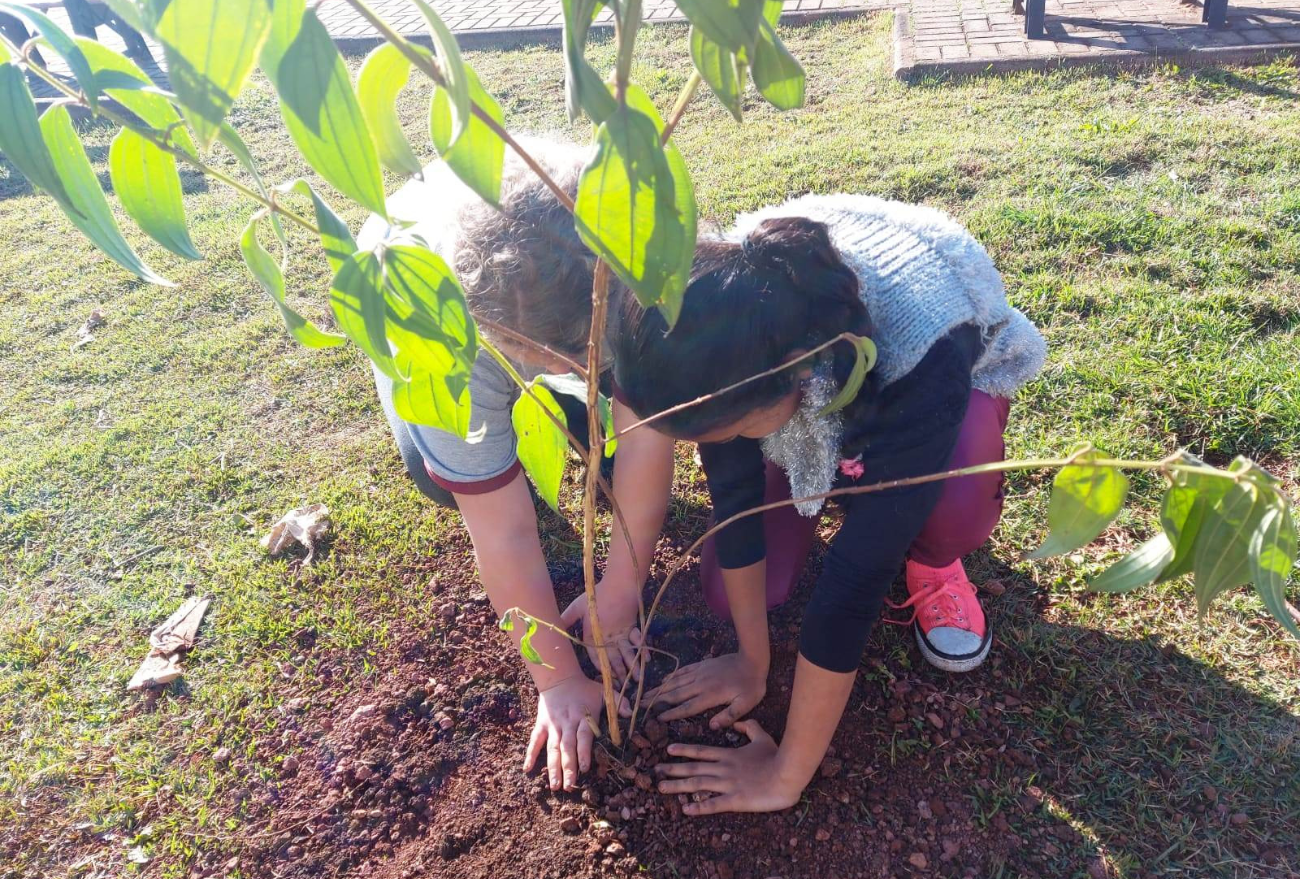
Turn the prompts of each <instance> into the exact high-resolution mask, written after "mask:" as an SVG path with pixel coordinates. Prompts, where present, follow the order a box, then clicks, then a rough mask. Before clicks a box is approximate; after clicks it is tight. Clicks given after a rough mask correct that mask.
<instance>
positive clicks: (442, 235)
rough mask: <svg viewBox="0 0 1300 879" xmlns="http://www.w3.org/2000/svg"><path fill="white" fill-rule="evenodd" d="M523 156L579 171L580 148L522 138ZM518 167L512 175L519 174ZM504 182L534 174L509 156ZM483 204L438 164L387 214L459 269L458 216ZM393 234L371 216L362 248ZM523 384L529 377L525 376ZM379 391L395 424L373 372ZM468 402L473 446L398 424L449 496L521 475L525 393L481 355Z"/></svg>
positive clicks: (385, 380)
mask: <svg viewBox="0 0 1300 879" xmlns="http://www.w3.org/2000/svg"><path fill="white" fill-rule="evenodd" d="M521 141H523V142H524V144H525V148H526V149H527V150H528V151H529V153H530V154H532V155H533V156H535V157H538V158H540V159H541V160H542V161H543V163H544V164H547V165H552V166H554V165H558V164H560V163H564V162H574V163H581V161H582V159H583V151H582V150H581V149H580V148H579V147H575V146H571V145H568V144H559V143H555V142H552V141H544V140H538V139H536V138H521ZM516 165H517V166H519V167H514V166H516ZM505 173H506V174H511V173H531V172H529V171H527V170H526V169H524V168H523V167H522V162H520V161H519V160H518V158H517V157H515V156H514V155H513V153H508V154H507V165H506V172H505ZM477 200H478V196H477V195H476V194H475V193H474V192H473V191H472V190H470V189H469V187H467V186H465V184H463V183H461V182H460V180H459V179H458V178H457V177H456V175H455V174H453V173H452V172H451V171H450V170H449V169H448V168H447V167H446V165H444V164H443V163H442V162H441V161H435V162H433V163H431V164H430V165H429V166H428V167H426V168H425V169H424V179H423V180H411V181H410V182H409V183H407V184H405V185H404V186H402V187H401V188H400V189H399V190H397V191H396V192H394V193H393V194H392V195H391V196H389V198H388V210H389V213H390V214H391V215H392V217H393V219H394V220H395V221H406V222H413V223H414V225H413V226H410V227H409V228H408V229H406V230H405V234H407V235H416V236H419V237H420V238H422V239H424V240H425V241H426V242H427V243H428V245H429V247H430V248H432V249H433V250H434V251H435V252H437V253H438V254H439V255H441V256H442V257H443V259H445V260H447V262H448V263H450V264H452V265H454V264H455V255H454V253H453V252H452V251H453V248H454V245H455V239H456V229H457V215H458V214H459V212H460V210H461V208H462V207H463V206H464V205H466V204H467V203H469V202H470V201H477ZM388 232H389V228H388V224H387V223H385V222H384V220H383V218H381V217H378V216H371V217H370V219H368V220H367V221H366V222H365V224H364V225H363V226H362V227H361V231H360V232H358V233H357V246H358V247H359V248H361V249H363V250H364V249H369V248H372V247H374V246H375V244H376V243H377V242H379V241H380V240H381V239H382V238H384V237H385V236H386V235H387V234H388ZM520 372H521V373H522V374H524V375H525V376H527V375H529V372H527V371H525V370H524V369H520ZM374 373H375V387H376V390H377V391H378V393H379V399H380V401H381V402H382V403H383V405H384V409H385V411H386V412H388V414H389V415H390V419H391V420H392V421H393V422H394V423H395V424H396V423H398V421H399V419H397V418H395V417H392V416H393V402H392V398H393V380H392V379H390V378H389V377H388V376H386V375H384V374H383V373H382V372H380V371H379V370H377V369H376V370H374ZM469 393H470V399H471V408H470V422H469V433H470V436H471V437H473V438H474V439H473V441H469V440H464V439H461V438H460V437H458V436H456V435H455V434H453V433H448V432H447V431H444V430H439V429H438V428H436V427H427V426H425V425H422V424H411V423H410V422H401V424H402V425H403V426H404V427H405V428H406V430H407V431H408V432H409V433H410V435H411V440H412V442H414V444H415V447H416V448H417V449H419V451H420V454H421V455H422V456H423V457H424V461H425V465H426V469H427V470H428V471H429V475H430V477H432V479H433V480H434V482H436V483H438V485H440V486H442V487H443V488H445V489H447V490H448V491H452V492H456V493H459V494H476V493H483V492H486V491H491V490H493V489H494V488H499V487H500V486H502V485H504V484H505V483H506V482H508V481H509V480H510V479H512V478H513V477H514V474H515V472H516V471H517V470H518V469H519V460H518V457H517V455H516V451H515V449H516V445H517V439H516V437H515V429H514V424H513V423H512V421H511V419H510V411H511V408H512V407H513V406H514V403H515V400H517V399H518V398H519V394H520V390H519V388H518V387H517V386H516V385H515V383H514V382H513V381H512V380H511V378H510V376H509V375H507V374H506V372H505V370H504V369H502V367H501V365H500V364H499V363H497V362H496V360H494V359H493V358H492V357H491V356H490V355H488V354H480V356H479V357H478V358H477V359H476V360H475V361H474V369H473V371H472V372H471V373H470V381H469Z"/></svg>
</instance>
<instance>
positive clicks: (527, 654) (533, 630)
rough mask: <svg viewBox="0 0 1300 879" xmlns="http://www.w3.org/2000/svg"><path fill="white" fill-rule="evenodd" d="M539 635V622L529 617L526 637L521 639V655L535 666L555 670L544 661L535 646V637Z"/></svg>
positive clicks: (525, 632)
mask: <svg viewBox="0 0 1300 879" xmlns="http://www.w3.org/2000/svg"><path fill="white" fill-rule="evenodd" d="M536 634H537V620H535V619H533V618H532V617H528V628H527V630H525V631H524V636H523V637H522V638H520V639H519V655H521V656H522V657H523V658H524V659H526V660H528V661H529V662H531V663H532V664H533V665H540V666H543V667H544V668H554V666H552V665H550V664H549V663H547V662H546V661H545V660H543V659H542V656H541V654H540V653H538V652H537V648H536V647H534V646H533V636H534V635H536Z"/></svg>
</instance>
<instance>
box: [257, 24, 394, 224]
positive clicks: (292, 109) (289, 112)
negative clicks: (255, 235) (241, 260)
mask: <svg viewBox="0 0 1300 879" xmlns="http://www.w3.org/2000/svg"><path fill="white" fill-rule="evenodd" d="M261 64H262V70H263V71H265V73H266V75H267V78H269V79H270V80H271V83H272V84H273V85H274V86H275V91H276V93H277V94H278V95H279V96H280V115H281V117H282V118H283V119H284V123H285V126H286V127H287V128H288V129H289V134H290V136H291V137H292V138H293V142H294V143H295V144H296V145H297V146H298V151H299V152H300V153H302V157H303V158H304V159H306V160H307V164H308V165H310V166H311V167H312V168H313V169H314V170H315V171H316V173H317V174H319V175H320V176H322V177H324V178H325V179H326V180H327V181H328V182H329V183H330V184H331V185H332V186H333V187H334V188H335V189H337V190H338V191H339V192H341V193H343V194H344V195H346V196H347V197H348V198H350V199H352V200H353V201H355V202H358V203H360V204H361V205H362V206H363V207H365V208H368V209H369V210H370V211H372V212H373V213H376V214H379V215H380V216H381V217H383V216H387V215H388V211H387V210H386V209H385V207H384V181H383V176H382V175H381V174H380V171H379V157H378V154H377V153H376V152H375V142H374V140H373V139H372V138H371V136H370V130H369V128H368V127H367V126H366V119H365V116H364V115H363V114H362V112H361V106H360V105H359V104H358V103H357V96H356V94H355V93H354V92H353V91H352V80H351V79H350V78H349V77H348V69H347V66H346V65H345V64H344V63H343V58H342V57H341V56H340V55H339V53H338V49H336V48H335V47H334V42H333V41H332V40H331V39H330V36H329V33H328V32H326V30H325V26H324V25H323V24H321V23H320V20H319V19H318V18H317V17H316V11H315V10H314V9H312V10H308V11H306V12H303V0H277V2H276V6H275V23H274V27H273V28H272V29H271V36H270V38H269V39H268V40H267V41H266V45H265V46H264V47H263V49H262V55H261Z"/></svg>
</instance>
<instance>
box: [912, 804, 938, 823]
mask: <svg viewBox="0 0 1300 879" xmlns="http://www.w3.org/2000/svg"><path fill="white" fill-rule="evenodd" d="M916 814H918V815H920V816H921V818H922V820H924V821H929V820H930V819H931V818H933V817H934V812H932V811H931V810H930V804H929V803H927V802H926V801H925V800H921V801H920V802H919V803H917V804H916Z"/></svg>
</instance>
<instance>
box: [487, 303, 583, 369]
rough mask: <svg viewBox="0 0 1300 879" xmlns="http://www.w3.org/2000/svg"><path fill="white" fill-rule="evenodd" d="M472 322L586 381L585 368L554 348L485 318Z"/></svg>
mask: <svg viewBox="0 0 1300 879" xmlns="http://www.w3.org/2000/svg"><path fill="white" fill-rule="evenodd" d="M474 322H475V323H476V324H478V325H479V326H480V327H487V328H488V329H490V330H491V331H492V332H494V333H497V334H498V335H501V336H504V337H506V338H507V339H509V340H510V341H512V342H516V343H518V344H520V345H523V346H524V347H525V348H528V349H529V350H530V351H533V352H534V353H538V354H545V355H546V356H548V357H554V358H555V359H556V360H558V361H560V362H561V363H563V364H564V365H565V366H567V367H569V369H572V370H573V371H574V372H575V373H576V374H577V375H578V377H579V378H581V379H582V380H583V381H586V380H587V367H585V366H583V365H582V364H581V363H579V362H578V361H576V360H574V359H573V358H572V357H570V356H568V355H567V354H562V353H561V352H559V351H556V350H555V349H554V348H552V347H550V346H549V345H543V344H542V343H541V342H535V341H533V340H532V339H530V338H528V337H527V336H525V335H524V334H523V333H521V332H519V331H518V330H512V329H510V327H508V326H506V325H505V324H500V323H497V322H496V321H494V320H489V319H488V318H486V317H475V318H474ZM521 381H522V379H521Z"/></svg>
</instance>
